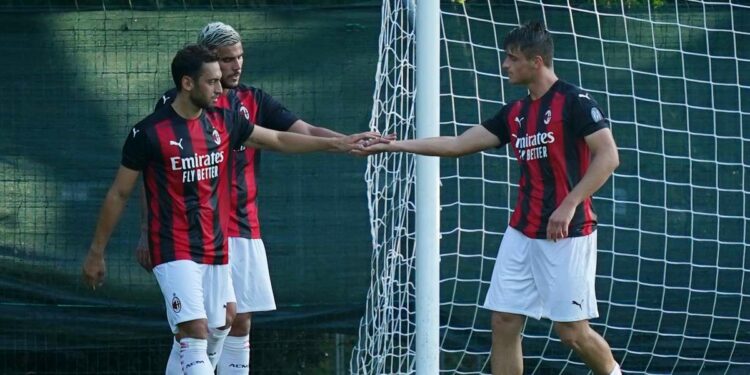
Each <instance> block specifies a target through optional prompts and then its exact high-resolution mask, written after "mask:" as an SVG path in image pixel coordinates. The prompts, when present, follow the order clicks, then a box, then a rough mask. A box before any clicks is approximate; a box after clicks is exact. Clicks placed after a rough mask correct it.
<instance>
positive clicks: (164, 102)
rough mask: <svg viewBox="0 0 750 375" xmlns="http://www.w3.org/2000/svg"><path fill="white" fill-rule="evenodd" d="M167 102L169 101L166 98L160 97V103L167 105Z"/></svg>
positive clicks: (164, 96)
mask: <svg viewBox="0 0 750 375" xmlns="http://www.w3.org/2000/svg"><path fill="white" fill-rule="evenodd" d="M167 100H169V97H168V96H166V95H162V96H161V103H162V104H167Z"/></svg>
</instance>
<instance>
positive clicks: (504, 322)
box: [491, 311, 524, 337]
mask: <svg viewBox="0 0 750 375" xmlns="http://www.w3.org/2000/svg"><path fill="white" fill-rule="evenodd" d="M523 319H524V318H523V316H520V315H517V314H509V313H503V312H497V311H493V312H492V318H491V324H492V333H493V335H500V336H504V337H512V336H518V335H520V334H521V329H522V328H523Z"/></svg>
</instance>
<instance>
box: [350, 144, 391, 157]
mask: <svg viewBox="0 0 750 375" xmlns="http://www.w3.org/2000/svg"><path fill="white" fill-rule="evenodd" d="M390 151H394V149H393V146H392V144H390V143H376V144H372V145H368V146H366V147H363V148H361V149H356V150H352V151H351V153H352V154H353V155H357V156H370V155H374V154H379V153H381V152H390Z"/></svg>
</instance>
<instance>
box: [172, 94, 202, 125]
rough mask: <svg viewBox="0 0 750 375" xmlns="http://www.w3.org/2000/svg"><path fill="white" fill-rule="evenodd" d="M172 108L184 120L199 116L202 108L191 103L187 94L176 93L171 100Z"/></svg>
mask: <svg viewBox="0 0 750 375" xmlns="http://www.w3.org/2000/svg"><path fill="white" fill-rule="evenodd" d="M172 108H173V109H174V111H175V112H177V114H178V115H180V117H182V118H184V119H186V120H193V119H196V118H198V117H200V115H201V113H203V109H202V108H201V107H198V106H197V105H195V104H193V102H192V101H191V100H190V98H189V97H188V95H187V94H183V93H182V92H178V93H177V97H176V98H174V102H172Z"/></svg>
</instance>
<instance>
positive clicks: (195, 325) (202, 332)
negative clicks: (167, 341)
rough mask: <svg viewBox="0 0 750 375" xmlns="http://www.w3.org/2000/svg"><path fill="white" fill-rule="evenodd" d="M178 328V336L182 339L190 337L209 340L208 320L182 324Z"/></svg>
mask: <svg viewBox="0 0 750 375" xmlns="http://www.w3.org/2000/svg"><path fill="white" fill-rule="evenodd" d="M177 328H178V329H179V331H180V332H179V335H178V336H179V337H180V338H185V337H190V338H194V339H203V340H205V339H207V338H208V321H207V320H206V319H196V320H190V321H187V322H182V323H180V324H178V325H177Z"/></svg>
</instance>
